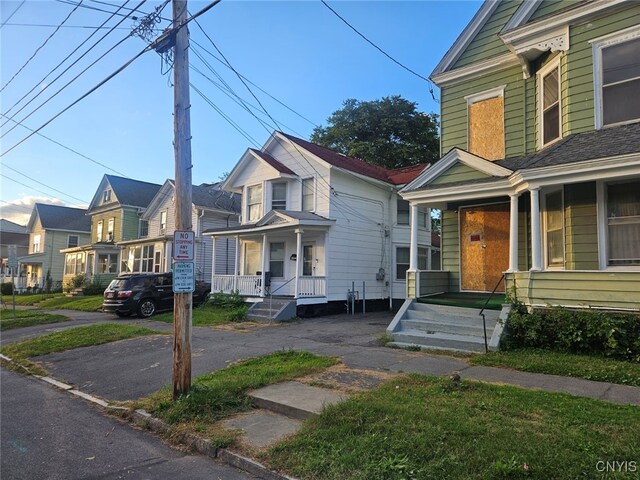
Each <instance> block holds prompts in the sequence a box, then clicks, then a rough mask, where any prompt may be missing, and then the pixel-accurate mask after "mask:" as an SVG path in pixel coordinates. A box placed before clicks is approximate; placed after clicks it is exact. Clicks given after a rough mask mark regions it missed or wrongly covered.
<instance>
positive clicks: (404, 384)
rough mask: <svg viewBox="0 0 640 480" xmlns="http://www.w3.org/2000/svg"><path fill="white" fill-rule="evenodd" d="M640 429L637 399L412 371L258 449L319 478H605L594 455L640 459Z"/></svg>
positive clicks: (287, 467) (296, 472) (301, 474)
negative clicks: (626, 401)
mask: <svg viewBox="0 0 640 480" xmlns="http://www.w3.org/2000/svg"><path fill="white" fill-rule="evenodd" d="M639 431H640V409H638V408H637V407H635V406H622V405H616V404H609V403H606V402H600V401H595V400H591V399H586V398H580V397H571V396H569V395H565V394H557V393H547V392H539V391H529V390H525V389H519V388H515V387H508V386H497V385H491V384H485V383H480V382H471V381H469V382H467V381H463V383H462V385H460V386H457V387H456V386H455V385H453V384H452V383H451V381H450V380H448V379H439V378H432V377H424V376H419V375H411V376H409V377H402V378H400V379H396V380H392V381H390V382H388V383H386V384H384V385H382V386H381V387H379V388H378V389H376V390H373V391H370V392H367V393H364V394H361V395H356V396H353V397H351V398H350V399H349V400H347V401H346V402H343V403H340V404H337V405H334V406H331V407H328V408H326V409H325V410H324V411H323V413H322V414H321V415H320V416H318V417H315V418H312V419H310V420H308V421H307V422H306V423H305V424H304V426H303V428H302V430H301V431H299V432H298V433H297V434H296V435H295V436H293V437H291V438H290V439H287V440H285V441H283V442H282V443H280V444H278V445H276V446H274V447H272V448H271V449H270V450H268V451H266V452H263V453H261V454H260V456H261V459H262V460H264V461H265V462H267V463H268V464H269V465H270V466H272V467H273V468H277V469H279V470H282V471H285V472H287V473H288V474H289V475H293V476H295V477H298V478H304V479H316V480H320V479H327V480H328V479H336V480H349V479H359V480H360V479H361V480H365V479H366V480H395V479H398V480H399V479H444V478H446V479H453V480H455V479H506V478H509V479H518V478H532V479H544V480H552V479H568V478H575V479H577V478H603V475H602V474H600V473H599V472H598V471H597V470H596V463H597V462H598V461H601V460H604V461H606V459H614V458H615V459H621V460H626V461H628V462H630V461H637V460H638V458H640V443H639V442H638V432H639ZM607 478H631V477H630V476H629V473H622V474H619V475H613V474H611V475H610V476H608V477H607Z"/></svg>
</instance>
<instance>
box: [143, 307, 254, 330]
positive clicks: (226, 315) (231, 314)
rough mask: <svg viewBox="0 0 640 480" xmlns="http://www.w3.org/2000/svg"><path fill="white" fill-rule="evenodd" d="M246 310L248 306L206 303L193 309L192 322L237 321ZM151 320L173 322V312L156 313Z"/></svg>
mask: <svg viewBox="0 0 640 480" xmlns="http://www.w3.org/2000/svg"><path fill="white" fill-rule="evenodd" d="M246 311H247V308H246V307H239V308H224V307H217V306H214V305H210V304H207V303H205V304H204V305H202V306H200V307H197V308H194V309H193V321H192V324H193V325H194V326H196V327H204V326H211V325H222V324H225V323H230V322H237V321H241V320H242V319H243V318H244V314H245V313H246ZM151 320H157V321H159V322H165V323H173V312H167V313H161V314H160V315H154V316H153V317H151Z"/></svg>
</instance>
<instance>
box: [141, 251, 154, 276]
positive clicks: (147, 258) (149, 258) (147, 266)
mask: <svg viewBox="0 0 640 480" xmlns="http://www.w3.org/2000/svg"><path fill="white" fill-rule="evenodd" d="M140 267H141V270H140V271H141V272H153V245H145V246H144V247H142V259H141V266H140Z"/></svg>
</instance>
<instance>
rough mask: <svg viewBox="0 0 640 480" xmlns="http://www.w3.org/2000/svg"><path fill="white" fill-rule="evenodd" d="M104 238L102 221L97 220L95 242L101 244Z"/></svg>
mask: <svg viewBox="0 0 640 480" xmlns="http://www.w3.org/2000/svg"><path fill="white" fill-rule="evenodd" d="M103 236H104V220H99V221H98V223H96V241H97V242H101V241H102V238H103Z"/></svg>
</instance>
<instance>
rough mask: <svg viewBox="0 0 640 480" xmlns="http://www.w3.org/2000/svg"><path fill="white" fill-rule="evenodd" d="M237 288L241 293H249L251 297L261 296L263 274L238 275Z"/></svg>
mask: <svg viewBox="0 0 640 480" xmlns="http://www.w3.org/2000/svg"><path fill="white" fill-rule="evenodd" d="M237 278H238V285H237V289H238V291H239V292H240V295H247V296H249V297H259V296H260V292H261V291H262V289H261V288H260V283H261V280H262V276H260V275H238V277H237Z"/></svg>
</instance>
